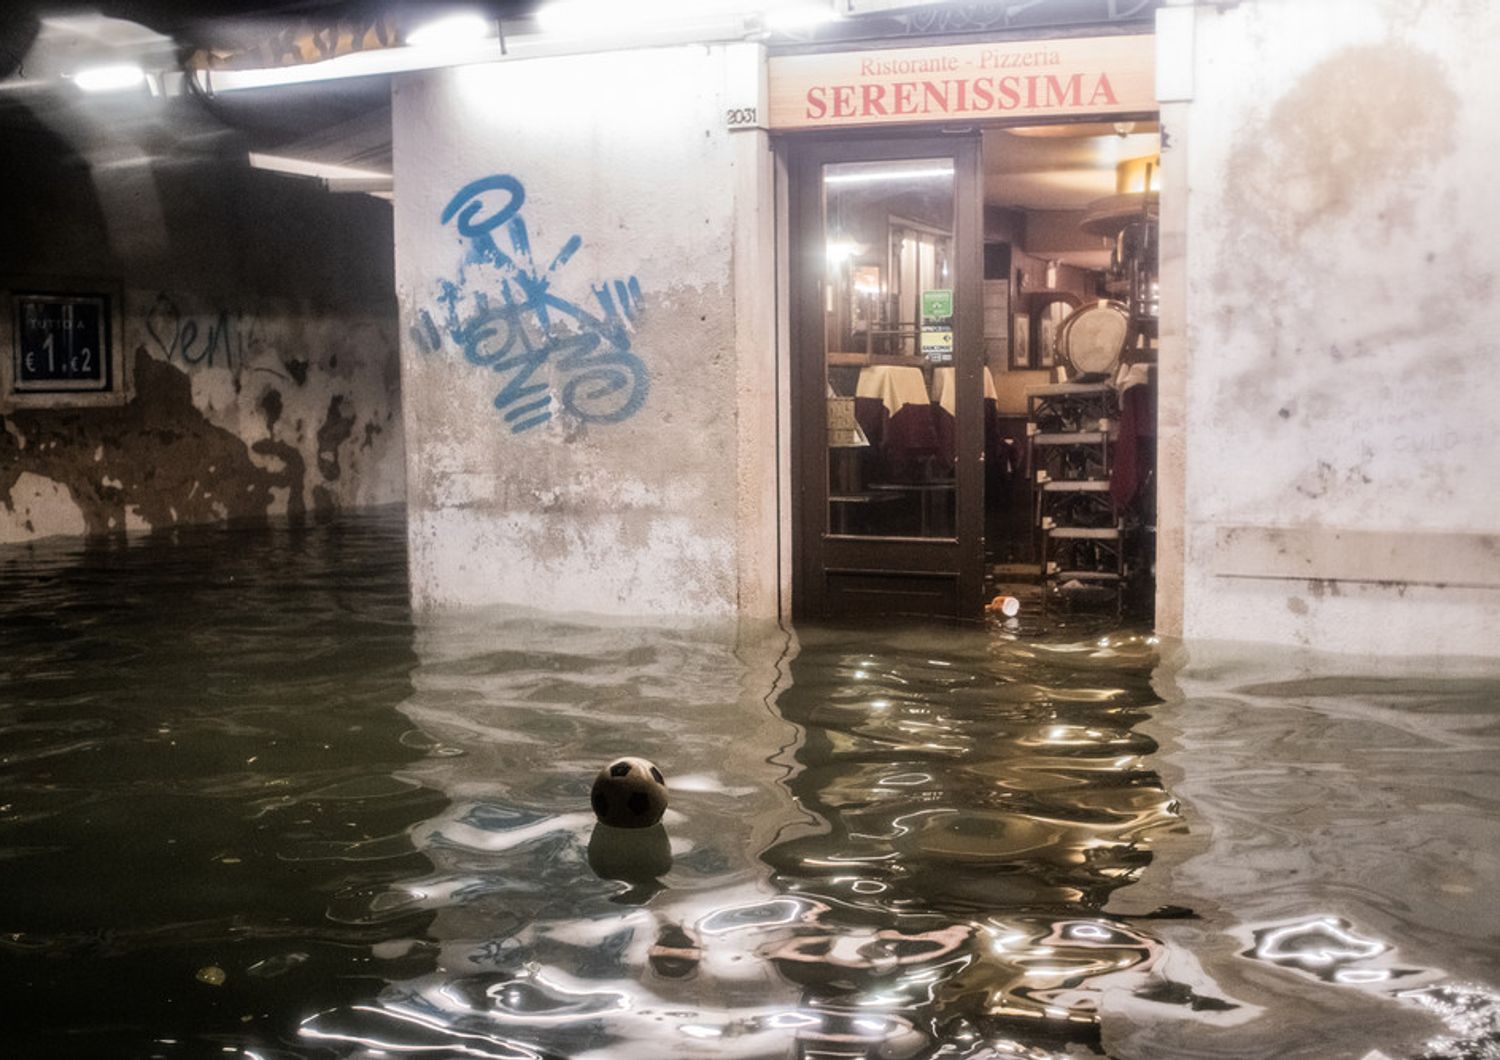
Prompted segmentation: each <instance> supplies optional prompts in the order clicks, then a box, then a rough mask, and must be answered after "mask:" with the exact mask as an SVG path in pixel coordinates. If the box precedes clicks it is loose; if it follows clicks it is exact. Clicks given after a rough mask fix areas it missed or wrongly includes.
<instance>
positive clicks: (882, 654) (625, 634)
mask: <svg viewBox="0 0 1500 1060" xmlns="http://www.w3.org/2000/svg"><path fill="white" fill-rule="evenodd" d="M498 561H499V560H497V562H498ZM404 578H405V549H404V542H403V537H402V524H401V521H400V518H399V515H385V516H381V517H375V518H369V519H359V520H350V521H346V522H344V523H341V524H339V525H336V526H330V527H318V528H309V529H306V530H290V529H287V528H273V529H269V530H260V531H242V532H241V531H236V532H224V531H212V530H209V531H194V532H182V533H179V534H176V535H158V536H156V537H153V538H149V539H140V540H132V541H131V542H129V543H128V544H117V545H110V546H100V547H94V548H83V547H81V546H76V545H51V546H41V547H37V548H35V549H12V550H7V551H3V552H0V648H3V651H0V667H3V670H4V684H3V686H0V997H3V999H4V1011H5V1020H4V1025H3V1027H0V1049H3V1051H4V1055H6V1056H44V1057H55V1056H75V1055H76V1056H91V1057H100V1056H129V1057H135V1056H163V1057H179V1056H181V1057H189V1056H193V1057H196V1056H210V1055H212V1056H245V1057H261V1058H264V1060H269V1058H271V1057H289V1056H310V1057H320V1056H330V1057H331V1056H352V1057H377V1056H389V1055H406V1056H413V1055H414V1056H435V1057H443V1056H455V1057H460V1056H462V1057H505V1058H520V1057H603V1058H614V1057H618V1058H627V1060H628V1058H631V1057H647V1058H650V1060H659V1058H664V1057H678V1056H680V1057H882V1058H902V1057H929V1056H931V1057H954V1058H957V1057H967V1058H973V1060H980V1058H1001V1057H1022V1058H1048V1057H1073V1056H1114V1057H1122V1058H1123V1057H1140V1058H1153V1060H1154V1058H1159V1057H1178V1056H1180V1057H1239V1056H1245V1057H1258V1056H1264V1057H1320V1058H1324V1057H1351V1058H1361V1060H1380V1058H1382V1057H1384V1058H1389V1060H1396V1058H1416V1057H1423V1058H1434V1060H1436V1058H1459V1057H1496V1056H1500V1015H1497V1014H1500V1007H1497V996H1496V991H1497V987H1500V943H1497V939H1500V901H1497V897H1500V895H1497V888H1496V886H1495V881H1496V879H1497V877H1500V780H1497V778H1500V755H1497V751H1500V714H1497V701H1500V671H1497V670H1494V669H1489V668H1486V667H1484V666H1482V665H1480V664H1471V665H1468V666H1457V665H1455V664H1445V665H1444V666H1442V667H1439V666H1436V665H1434V666H1429V667H1426V668H1423V669H1412V668H1409V667H1408V668H1405V669H1403V668H1400V667H1396V666H1395V665H1393V664H1389V663H1382V662H1379V661H1374V660H1351V659H1347V658H1344V659H1338V658H1331V657H1322V658H1320V657H1317V656H1311V655H1304V656H1295V655H1289V654H1287V653H1281V652H1276V653H1260V654H1256V653H1246V652H1233V651H1229V650H1220V651H1218V652H1215V653H1210V652H1207V651H1205V650H1202V649H1196V648H1195V649H1194V650H1193V651H1192V652H1184V651H1183V650H1182V649H1180V648H1176V647H1169V646H1164V645H1159V644H1156V643H1155V642H1154V641H1153V640H1152V639H1151V638H1148V637H1145V636H1142V635H1139V634H1132V633H1131V632H1129V631H1107V630H1105V629H1102V628H1099V627H1097V626H1090V625H1088V624H1086V623H1084V624H1076V623H1075V624H1074V625H1072V626H1063V627H1055V628H1052V629H1050V630H1047V631H1041V630H1032V629H1027V628H1024V627H1023V628H1022V629H1021V630H1019V632H1015V631H1006V630H1003V629H988V630H957V631H955V630H952V629H885V630H878V631H873V632H872V631H852V630H839V629H829V628H825V629H813V628H799V629H797V630H795V631H794V632H791V633H788V632H785V631H781V630H777V629H774V628H772V629H758V630H744V629H739V630H735V629H690V630H685V629H681V628H670V627H642V626H636V625H624V624H598V623H597V622H592V621H589V620H584V619H564V618H556V617H553V618H547V617H540V616H536V615H527V614H521V613H515V612H499V613H491V612H486V613H472V614H462V615H450V616H445V617H442V618H434V619H428V618H414V617H413V616H412V614H411V613H410V610H409V608H408V607H407V605H406V600H405V585H404ZM620 754H637V755H642V756H645V757H647V758H650V759H652V760H653V761H655V762H656V763H657V764H658V765H660V767H661V768H662V769H663V771H664V772H665V773H666V774H667V777H668V781H669V784H670V786H671V792H672V795H671V800H672V801H671V807H670V809H669V810H668V812H667V816H666V818H665V819H664V821H663V824H662V825H661V826H660V827H658V828H654V829H645V830H640V831H635V832H622V831H618V830H610V829H603V828H596V827H595V824H594V821H593V818H592V815H591V813H590V811H589V799H588V796H589V788H590V784H591V782H592V779H593V775H594V773H595V772H596V771H597V770H598V769H599V768H600V766H601V765H603V764H604V763H605V762H607V761H608V760H609V759H611V758H612V757H614V756H617V755H620Z"/></svg>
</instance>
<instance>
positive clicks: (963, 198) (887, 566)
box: [787, 130, 984, 621]
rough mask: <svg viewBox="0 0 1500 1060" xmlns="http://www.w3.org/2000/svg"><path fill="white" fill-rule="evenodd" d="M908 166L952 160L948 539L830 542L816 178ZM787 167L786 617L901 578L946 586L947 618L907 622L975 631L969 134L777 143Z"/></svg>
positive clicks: (979, 385)
mask: <svg viewBox="0 0 1500 1060" xmlns="http://www.w3.org/2000/svg"><path fill="white" fill-rule="evenodd" d="M913 158H951V159H952V160H953V166H954V187H953V256H954V263H955V276H954V285H953V288H954V320H953V337H954V342H953V347H954V369H955V385H956V388H957V393H956V395H955V409H954V413H955V420H956V425H955V426H956V431H955V433H956V437H955V445H956V452H957V455H958V457H959V459H958V461H957V465H956V469H955V488H956V493H957V495H956V501H955V512H954V530H955V536H954V537H952V538H921V537H863V536H854V535H840V534H834V533H832V532H830V531H829V529H828V463H827V453H828V444H827V442H828V437H827V403H826V401H825V400H824V395H825V393H826V375H825V365H826V351H825V349H824V308H823V307H824V305H825V300H824V290H823V282H824V278H825V274H826V273H825V268H826V255H825V251H824V243H823V239H824V232H823V197H822V192H823V187H822V180H821V169H822V167H823V166H824V165H826V164H830V163H839V162H875V161H895V160H903V159H913ZM787 162H788V166H787V170H788V176H789V178H790V179H789V185H790V186H789V189H788V190H789V195H788V200H789V201H788V207H789V224H788V234H789V236H790V239H789V243H790V248H789V254H788V262H787V271H788V287H789V290H788V294H789V299H788V301H789V306H788V308H789V310H790V320H789V325H790V330H789V335H790V340H791V341H790V354H791V366H790V367H791V371H790V382H791V393H790V398H791V409H790V411H791V420H792V422H791V428H792V430H791V436H792V438H791V440H792V445H791V475H792V491H791V492H792V551H793V564H792V603H793V615H794V617H796V618H824V617H830V614H831V608H830V602H831V601H830V595H831V594H830V592H829V587H828V575H829V574H830V573H832V574H836V575H871V576H876V577H884V576H888V577H890V578H891V579H894V580H895V581H900V580H901V579H906V580H908V582H909V584H911V585H912V586H913V588H914V590H915V589H917V588H918V587H920V586H923V585H926V586H929V587H931V586H936V585H941V584H943V583H944V582H945V580H946V579H951V580H952V582H953V584H952V597H951V598H952V601H953V607H952V610H951V614H950V613H947V611H946V609H945V610H943V611H938V612H933V611H921V610H920V609H918V613H924V614H929V615H933V614H936V615H939V616H941V617H948V618H953V619H962V620H972V621H978V620H979V619H980V617H981V612H982V606H983V593H984V388H983V374H982V373H983V370H984V342H983V335H984V308H983V277H984V248H983V226H984V203H983V193H984V188H983V175H982V173H981V170H980V139H979V133H978V131H977V130H966V131H965V132H964V133H963V134H962V135H949V136H942V135H938V136H934V135H932V134H931V133H929V132H927V131H925V130H923V131H922V132H921V133H911V132H907V133H905V134H903V133H902V132H900V131H894V132H887V131H882V133H881V134H880V135H879V136H871V135H868V134H866V135H854V136H849V135H845V136H829V135H827V134H820V135H817V136H797V137H788V138H787ZM810 351H811V352H810ZM966 456H969V457H971V458H969V459H965V457H966Z"/></svg>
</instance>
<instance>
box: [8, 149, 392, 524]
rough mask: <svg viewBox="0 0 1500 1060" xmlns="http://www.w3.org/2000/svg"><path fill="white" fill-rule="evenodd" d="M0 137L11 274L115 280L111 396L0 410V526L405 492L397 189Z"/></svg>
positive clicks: (333, 501)
mask: <svg viewBox="0 0 1500 1060" xmlns="http://www.w3.org/2000/svg"><path fill="white" fill-rule="evenodd" d="M9 146H10V147H14V148H15V149H14V150H9V149H8V150H7V151H6V152H5V153H4V155H3V157H0V188H4V189H5V191H6V192H7V194H6V195H5V199H4V204H3V205H0V234H3V238H0V286H3V285H5V284H6V283H15V282H18V280H19V279H20V278H23V277H24V278H25V280H26V281H29V282H36V281H41V282H44V283H45V282H49V281H54V280H61V279H65V278H72V277H83V278H87V279H93V280H104V281H108V282H110V283H112V284H114V285H116V290H117V292H119V293H120V294H122V295H123V319H122V332H123V333H122V335H121V336H119V337H118V338H117V340H116V341H117V342H119V343H120V344H121V345H122V348H123V353H124V358H123V365H122V375H123V380H122V382H123V383H124V385H125V386H126V388H127V391H128V393H129V395H130V398H129V400H128V401H127V402H126V403H125V404H123V405H121V406H118V407H111V408H89V409H74V408H66V407H59V408H26V409H13V410H10V411H3V412H0V423H3V431H0V543H15V542H24V541H29V540H33V539H37V538H41V537H46V536H51V535H57V534H87V535H91V536H98V535H108V534H114V533H121V532H125V531H130V530H149V529H161V528H164V527H169V526H174V525H179V524H185V523H212V522H229V521H257V520H262V519H265V518H267V517H270V516H278V515H288V516H291V517H292V518H294V519H295V518H301V517H304V516H306V517H324V516H329V515H332V514H333V513H334V512H336V511H338V510H339V509H341V508H353V507H367V506H375V505H382V504H392V503H399V502H400V501H401V500H403V499H404V492H405V489H404V486H405V484H404V471H405V465H404V456H403V450H402V438H401V419H400V415H401V414H400V377H399V362H398V360H397V355H396V344H395V305H394V299H393V298H392V296H391V294H392V289H393V280H392V272H391V270H392V265H391V222H390V209H389V206H388V205H387V204H385V203H382V202H379V201H377V200H374V199H369V198H366V197H363V196H357V197H350V196H332V195H329V194H328V193H327V192H324V191H322V190H320V189H319V188H317V187H316V186H315V185H313V184H311V183H308V182H300V181H293V180H289V179H287V178H284V177H277V176H272V175H269V174H263V173H257V172H253V171H247V170H246V169H245V168H244V167H243V165H238V164H229V163H225V164H219V163H202V164H195V165H181V164H178V165H173V166H161V167H157V166H153V165H152V164H150V163H146V162H143V163H140V164H135V165H130V166H125V167H116V168H109V167H96V168H93V169H90V168H89V167H88V166H87V165H86V164H84V163H83V162H81V161H80V160H77V159H70V158H69V157H68V156H67V154H66V152H64V151H63V150H61V148H60V146H59V145H57V144H56V143H54V142H52V141H50V140H49V139H48V138H47V137H46V136H45V134H40V133H39V134H37V135H35V136H31V137H18V138H16V139H13V140H11V141H10V144H9Z"/></svg>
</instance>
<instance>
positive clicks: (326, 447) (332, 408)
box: [318, 394, 354, 482]
mask: <svg viewBox="0 0 1500 1060" xmlns="http://www.w3.org/2000/svg"><path fill="white" fill-rule="evenodd" d="M353 434H354V413H352V412H345V411H344V396H343V395H342V394H335V395H333V397H331V398H329V399H328V413H327V415H325V416H324V417H323V425H322V426H321V427H319V428H318V474H320V475H322V476H323V477H324V478H325V479H327V480H328V481H329V482H335V481H337V480H338V477H339V473H340V469H339V446H341V445H343V444H344V443H345V442H347V441H348V440H349V438H350V436H351V435H353Z"/></svg>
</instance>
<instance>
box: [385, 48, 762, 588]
mask: <svg viewBox="0 0 1500 1060" xmlns="http://www.w3.org/2000/svg"><path fill="white" fill-rule="evenodd" d="M747 60H748V61H747ZM762 69H763V55H762V52H761V50H760V48H759V47H758V46H753V45H729V46H713V47H702V46H694V47H677V48H662V49H656V50H651V51H639V52H613V53H605V54H598V55H581V56H566V57H561V58H554V59H537V60H528V61H525V62H512V63H499V64H492V65H487V66H473V67H463V68H458V69H452V70H445V71H437V72H431V73H424V74H419V75H411V76H408V77H405V78H403V79H401V80H399V81H398V82H397V84H396V86H395V90H394V138H395V154H396V187H397V198H396V203H397V206H396V244H397V294H398V298H399V301H400V306H401V325H402V328H401V331H402V334H401V342H402V379H403V387H404V400H405V410H406V428H407V446H408V468H407V481H408V509H409V513H410V520H411V536H410V541H411V580H412V588H413V598H414V600H415V601H416V603H417V606H418V607H421V608H441V607H450V606H461V607H462V606H478V605H483V604H495V603H506V604H520V605H524V606H530V607H540V608H544V609H549V610H557V611H584V612H593V613H600V614H626V615H629V614H637V615H683V616H704V615H709V616H729V615H734V614H737V613H738V614H748V615H760V616H764V615H773V616H774V614H775V611H776V606H777V604H776V578H777V571H776V563H775V558H774V557H775V544H776V532H777V528H776V497H775V489H776V487H775V467H776V450H775V437H774V431H764V430H759V429H757V428H756V427H755V426H754V424H755V423H756V422H758V421H759V419H761V418H771V417H774V397H773V395H774V394H775V376H774V367H773V366H774V353H775V351H774V341H773V335H772V333H773V327H774V319H773V316H772V310H771V306H772V302H771V299H770V298H769V297H768V296H767V295H766V294H764V293H763V291H764V289H766V288H769V287H771V285H772V280H771V278H772V276H773V271H772V265H771V259H770V250H769V247H770V243H771V240H770V225H771V215H772V211H771V169H770V153H769V150H768V147H767V142H766V136H765V133H764V132H761V131H758V130H753V129H752V130H748V131H734V132H731V131H730V130H729V129H727V128H726V119H725V115H726V111H727V110H728V109H729V108H731V107H733V106H736V105H738V104H739V101H740V99H741V95H742V94H743V92H745V91H748V92H750V93H752V96H751V98H752V99H753V98H754V95H753V93H754V92H755V91H757V90H758V84H757V82H756V81H755V80H754V78H755V77H757V76H758V71H760V70H762ZM743 71H749V72H750V74H749V75H745V74H743V73H742V72H743ZM599 84H607V85H610V86H611V92H610V96H609V99H608V101H607V103H606V101H605V100H604V99H603V97H601V96H600V95H599V94H598V93H597V92H596V91H594V90H593V89H592V88H591V87H589V86H594V85H599ZM762 406H763V408H762ZM758 410H759V411H758ZM760 412H768V414H769V415H768V416H767V417H761V416H760Z"/></svg>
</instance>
